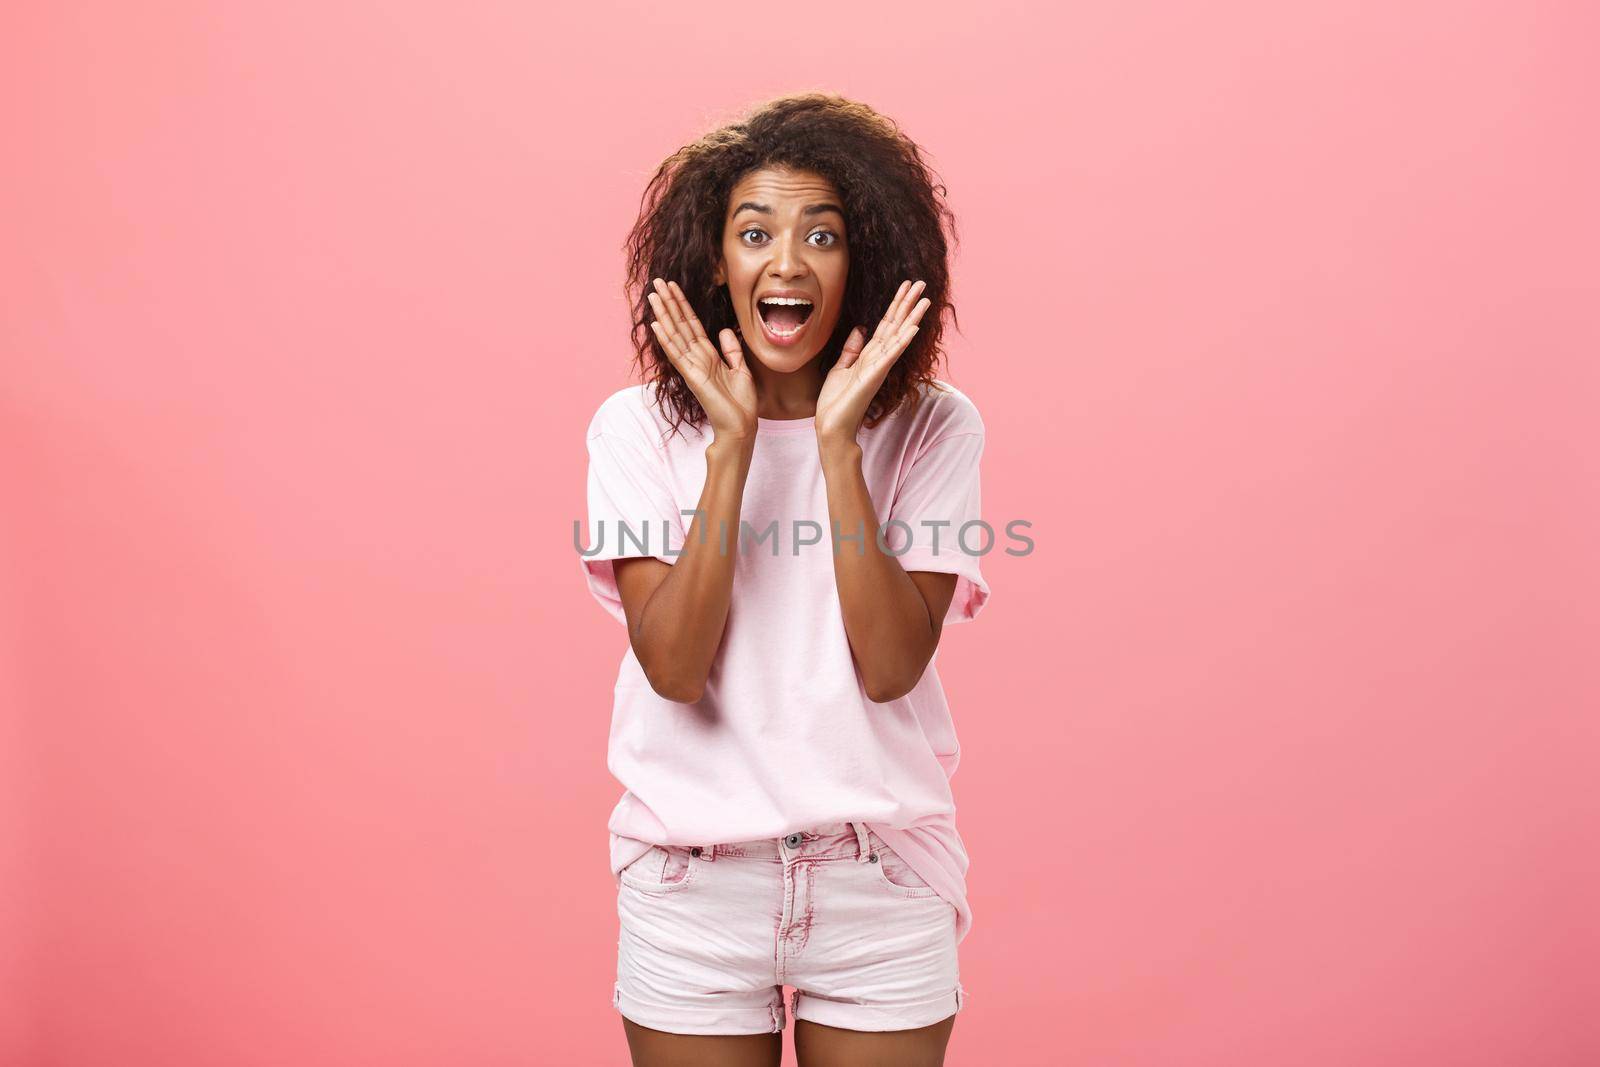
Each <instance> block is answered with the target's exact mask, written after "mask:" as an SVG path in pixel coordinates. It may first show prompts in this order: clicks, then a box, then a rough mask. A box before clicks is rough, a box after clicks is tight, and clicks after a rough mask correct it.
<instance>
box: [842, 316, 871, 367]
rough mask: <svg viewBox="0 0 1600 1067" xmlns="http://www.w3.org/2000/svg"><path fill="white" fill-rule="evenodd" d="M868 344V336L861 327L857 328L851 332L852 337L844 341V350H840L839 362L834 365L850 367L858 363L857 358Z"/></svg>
mask: <svg viewBox="0 0 1600 1067" xmlns="http://www.w3.org/2000/svg"><path fill="white" fill-rule="evenodd" d="M866 342H867V335H866V333H865V332H863V331H862V329H861V327H859V326H857V327H856V328H855V329H853V330H851V331H850V336H849V337H846V338H845V339H844V348H843V349H841V350H840V352H839V360H838V362H837V363H835V364H834V366H836V367H848V366H850V365H851V364H852V363H854V362H855V361H856V358H857V357H858V356H860V355H861V348H862V346H863V345H865V344H866Z"/></svg>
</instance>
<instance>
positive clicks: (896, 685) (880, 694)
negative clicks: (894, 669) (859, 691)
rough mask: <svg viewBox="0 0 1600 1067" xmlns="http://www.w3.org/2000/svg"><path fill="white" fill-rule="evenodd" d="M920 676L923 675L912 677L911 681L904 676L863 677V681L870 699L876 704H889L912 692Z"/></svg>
mask: <svg viewBox="0 0 1600 1067" xmlns="http://www.w3.org/2000/svg"><path fill="white" fill-rule="evenodd" d="M920 677H921V676H920V675H919V676H918V677H917V678H912V679H911V680H910V681H907V680H906V679H904V678H873V679H865V678H864V679H862V683H863V685H864V686H865V688H866V690H867V699H868V700H870V701H872V702H873V703H874V704H887V703H889V702H890V701H891V700H899V699H900V698H901V697H903V696H905V695H906V694H907V693H909V692H911V690H913V689H915V688H916V687H917V682H918V680H919V679H920Z"/></svg>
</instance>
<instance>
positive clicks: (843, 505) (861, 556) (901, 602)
mask: <svg viewBox="0 0 1600 1067" xmlns="http://www.w3.org/2000/svg"><path fill="white" fill-rule="evenodd" d="M819 449H820V452H821V456H822V473H823V477H824V479H825V481H826V482H827V486H828V515H829V517H830V520H831V522H832V526H833V529H834V531H835V533H834V536H837V537H838V538H839V541H838V547H837V549H836V550H835V551H834V555H833V574H834V581H835V583H836V584H837V586H838V588H839V603H840V606H841V607H842V609H843V612H844V628H845V632H846V634H847V635H848V636H849V638H850V650H851V654H852V655H853V656H854V657H855V661H856V669H857V670H858V671H859V672H860V674H861V681H862V684H863V685H864V686H865V687H866V690H867V696H868V697H869V698H870V699H871V700H873V701H875V702H876V703H880V704H881V703H884V702H886V701H890V700H895V699H898V698H899V697H902V696H905V695H906V694H907V693H909V692H911V690H912V689H913V688H915V686H916V684H917V682H918V681H919V680H920V679H921V678H922V672H923V671H924V670H926V669H927V667H928V661H929V660H931V659H932V658H933V653H934V649H936V648H937V647H938V646H939V633H940V631H941V630H942V629H943V627H944V616H945V612H946V611H947V610H948V609H949V607H950V598H951V597H952V596H953V595H954V594H955V588H956V576H955V575H954V574H944V573H941V572H937V571H911V572H907V571H906V570H905V569H904V568H902V567H901V566H900V561H899V560H898V559H896V558H895V557H894V556H891V555H889V554H888V553H886V552H884V551H883V550H882V549H880V548H879V547H878V537H877V525H878V519H877V516H876V514H875V513H874V512H873V508H872V496H871V494H870V493H869V492H868V490H867V482H866V478H865V477H864V476H863V474H862V471H861V446H860V445H859V444H858V443H856V442H855V441H853V440H851V441H826V442H821V443H820V444H819ZM847 537H848V538H851V539H850V540H845V538H847ZM680 566H681V564H680Z"/></svg>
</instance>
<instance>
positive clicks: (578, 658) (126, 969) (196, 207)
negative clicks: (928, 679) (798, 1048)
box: [0, 0, 1600, 1067]
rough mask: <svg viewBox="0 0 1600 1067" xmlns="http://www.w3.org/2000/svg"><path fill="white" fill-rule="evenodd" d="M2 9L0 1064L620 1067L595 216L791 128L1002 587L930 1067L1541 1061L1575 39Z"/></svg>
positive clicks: (1565, 640)
mask: <svg viewBox="0 0 1600 1067" xmlns="http://www.w3.org/2000/svg"><path fill="white" fill-rule="evenodd" d="M802 16H803V17H802ZM0 20H3V24H0V90H3V92H0V101H3V104H0V123H3V127H0V130H3V137H4V142H3V147H4V150H5V155H6V157H7V160H8V162H7V164H6V165H5V166H4V167H0V212H3V213H4V225H3V227H0V291H3V293H4V301H3V305H0V486H3V490H4V496H3V501H4V504H3V514H4V521H3V522H0V593H3V594H4V595H3V596H0V603H3V605H4V608H3V610H0V634H4V635H5V645H4V647H5V648H7V649H9V650H11V654H10V655H8V656H6V657H5V658H4V659H3V660H0V701H4V702H5V708H6V709H7V715H6V716H5V717H4V718H3V719H0V857H3V858H0V864H3V866H0V924H3V925H0V949H3V950H0V996H3V1000H0V1062H4V1063H6V1064H15V1065H18V1067H45V1065H51V1067H88V1065H101V1064H107V1065H109V1064H115V1065H117V1067H145V1065H151V1067H155V1065H161V1067H189V1065H212V1064H227V1065H230V1067H234V1065H262V1067H267V1065H271V1067H279V1065H283V1064H295V1065H298V1067H324V1065H345V1064H356V1063H363V1064H383V1065H385V1067H401V1065H412V1064H415V1065H419V1067H421V1065H429V1067H433V1065H438V1064H459V1065H496V1064H505V1065H510V1064H530V1063H536V1064H544V1063H548V1064H563V1065H568V1064H615V1063H621V1062H625V1052H624V1048H623V1044H622V1033H621V1027H620V1024H619V1023H618V1021H617V1018H616V1016H615V1015H614V1013H613V1011H612V1008H611V1005H610V992H611V989H610V983H611V978H612V974H613V967H614V964H615V936H616V926H615V924H616V915H615V910H614V905H615V901H614V897H613V895H612V885H611V882H610V878H609V875H608V873H607V871H606V838H605V828H604V820H605V817H606V815H607V813H608V812H609V810H610V807H611V804H612V803H613V802H614V800H615V799H616V795H617V793H618V786H617V785H616V783H615V782H613V781H612V780H611V779H610V778H609V776H608V775H607V773H606V769H605V765H604V746H605V740H606V733H607V716H608V710H609V683H610V681H611V678H612V677H613V674H614V671H615V667H616V662H617V657H618V656H619V655H620V654H621V651H622V645H621V640H622V634H621V633H620V630H619V629H618V627H617V626H616V624H615V623H614V622H612V621H611V620H610V619H608V618H606V617H605V616H604V615H603V614H602V613H601V612H600V611H599V609H598V608H597V607H595V605H594V604H593V603H592V601H591V600H590V599H589V597H588V594H587V593H586V592H585V590H584V588H583V585H582V582H581V579H580V576H579V572H578V568H577V565H576V563H575V561H574V560H575V557H574V554H573V550H572V547H571V541H570V538H571V522H572V520H573V518H575V517H577V516H578V515H579V514H581V510H580V509H581V508H582V491H583V490H582V486H583V463H584V452H583V441H582V431H583V428H584V426H585V425H586V423H587V420H588V418H589V415H590V414H591V412H592V411H593V408H594V406H595V405H596V404H597V403H598V402H599V400H600V399H601V398H602V397H603V396H604V395H605V394H606V393H608V392H609V391H611V390H612V389H615V388H617V387H618V386H620V385H622V384H624V383H625V381H626V378H625V374H626V362H625V361H626V358H627V350H626V345H625V336H624V335H625V328H626V323H625V317H624V312H625V309H624V306H623V304H622V300H621V296H620V292H619V282H620V268H621V257H620V244H621V241H622V238H623V236H624V234H625V232H626V229H627V226H628V223H629V222H630V221H631V218H632V211H633V210H634V208H635V207H636V205H637V202H638V197H639V193H640V191H641V189H642V187H643V183H644V180H645V178H646V177H647V175H648V173H649V172H650V170H651V169H652V168H653V167H654V165H655V164H656V162H657V161H658V160H659V159H660V158H661V157H662V156H664V155H665V154H666V153H668V152H670V151H671V150H672V149H673V148H675V147H676V146H678V145H679V144H681V143H682V142H683V141H685V140H687V139H689V138H691V137H693V136H694V135H695V134H696V133H698V132H699V131H700V130H702V129H703V128H704V127H705V126H706V125H707V124H709V123H711V122H714V121H716V120H718V119H721V118H724V117H727V116H728V115H729V114H731V113H732V112H733V111H734V110H736V109H737V108H739V107H740V106H742V105H743V104H745V103H747V102H749V101H751V100H754V99H757V98H760V97H762V96H764V95H767V94H770V93H774V92H778V91H783V90H788V89H795V88H811V87H821V88H829V89H834V90H837V91H840V92H843V93H846V94H847V95H852V96H856V97H859V98H861V99H863V100H865V101H867V102H869V103H871V104H873V105H874V106H876V107H878V108H880V109H882V110H884V111H886V112H887V113H889V114H891V115H893V116H894V117H896V118H897V119H898V120H899V121H901V122H902V124H903V125H904V126H905V127H906V128H907V129H908V130H909V131H910V132H911V133H912V135H913V136H915V137H917V138H918V139H919V140H921V141H922V142H923V143H925V144H926V145H927V146H928V148H929V149H930V150H931V152H932V153H933V156H934V159H935V162H936V163H937V165H938V166H939V167H940V169H941V172H942V174H943V175H944V177H945V178H946V180H947V182H948V185H949V187H950V190H951V197H952V203H953V206H954V208H955V210H956V211H957V213H958V216H959V219H960V222H961V226H962V231H961V232H962V236H963V238H964V243H963V245H962V249H961V253H960V256H959V259H958V263H957V286H958V288H957V292H956V296H957V299H958V306H959V308H960V312H961V318H962V322H963V323H964V325H965V329H966V332H965V334H964V335H958V336H956V337H955V339H954V344H953V351H952V359H951V364H950V366H951V370H950V373H949V377H950V379H951V380H953V381H954V382H955V383H956V384H958V385H959V386H961V387H962V388H963V389H965V390H966V391H967V392H968V393H969V395H971V396H972V397H973V398H974V399H975V400H976V401H977V403H978V404H979V406H980V409H981V410H982V412H983V413H984V416H985V418H986V420H987V422H988V425H989V427H990V444H989V451H988V453H987V456H986V468H985V478H986V484H985V506H986V512H988V513H989V515H990V516H991V517H992V518H994V519H996V520H1000V521H1004V520H1006V519H1010V518H1017V517H1022V518H1027V519H1030V520H1032V521H1033V523H1034V524H1035V528H1034V531H1033V532H1034V536H1035V537H1036V539H1037V541H1038V546H1039V547H1038V551H1037V552H1036V553H1035V554H1034V555H1033V556H1031V557H1028V558H1026V559H1012V558H1008V557H1004V556H995V557H991V559H990V562H989V563H988V564H987V568H988V574H989V577H990V580H991V582H992V585H993V587H994V600H993V602H992V604H991V606H990V608H989V609H988V610H987V612H986V614H985V616H984V617H983V618H982V619H981V620H980V622H979V623H978V624H975V625H974V626H973V627H971V628H970V629H968V628H961V629H959V630H953V631H951V632H950V633H949V635H948V640H947V642H946V645H945V649H944V652H943V655H942V657H941V667H942V672H943V674H944V676H945V678H946V683H947V687H948V690H949V693H950V699H951V701H952V704H953V706H954V707H955V709H956V713H957V723H958V727H959V729H960V733H961V738H962V742H963V749H964V762H963V764H962V768H961V771H960V773H959V774H958V775H957V777H956V783H955V784H956V788H957V795H958V798H959V801H960V804H961V817H962V825H963V830H964V833H965V835H966V837H967V839H968V844H969V848H970V851H971V853H972V857H973V864H974V866H973V870H972V875H971V889H972V901H973V907H974V912H975V917H976V925H975V927H974V931H973V934H972V936H971V937H970V938H968V939H967V941H966V942H965V943H964V944H963V984H964V985H965V986H966V988H967V990H968V991H969V992H970V994H971V1000H970V1002H969V1008H968V1011H967V1012H965V1013H963V1015H962V1017H961V1019H960V1020H959V1022H958V1025H957V1026H956V1029H955V1037H954V1041H953V1043H952V1046H951V1055H950V1061H949V1062H950V1063H952V1064H972V1065H988V1064H1007V1065H1013V1067H1025V1065H1058V1064H1072V1065H1080V1064H1081V1065H1103V1064H1116V1065H1119V1067H1158V1065H1159V1067H1170V1065H1188V1064H1203V1065H1213V1064H1215V1065H1224V1064H1225V1065H1228V1067H1256V1065H1260V1067H1279V1065H1283V1064H1290V1063H1293V1064H1297V1065H1302V1067H1322V1065H1327V1067H1334V1065H1338V1067H1347V1065H1351V1064H1406V1065H1433V1064H1438V1065H1445V1064H1449V1065H1452V1067H1461V1065H1479V1064H1481V1065H1485V1067H1488V1065H1494V1067H1506V1065H1516V1067H1528V1065H1534V1067H1545V1065H1552V1067H1553V1065H1578V1064H1592V1063H1595V1062H1600V1025H1597V1023H1596V1021H1595V1019H1596V1017H1595V1015H1594V1013H1593V1010H1592V1009H1593V1007H1594V1005H1595V1003H1596V1001H1597V998H1600V980H1597V978H1596V974H1597V967H1596V962H1597V957H1600V919H1597V911H1596V908H1595V902H1596V900H1597V898H1600V850H1597V848H1596V838H1597V831H1600V801H1597V799H1596V793H1595V791H1594V789H1593V788H1592V783H1593V779H1594V777H1595V775H1596V771H1597V769H1600V737H1597V729H1596V716H1595V712H1596V708H1597V707H1600V699H1597V698H1600V670H1597V666H1596V658H1595V656H1594V655H1593V652H1594V645H1595V639H1596V632H1597V626H1600V617H1597V616H1600V608H1597V604H1600V596H1597V594H1600V565H1597V560H1596V553H1595V545H1596V542H1597V539H1600V493H1597V479H1600V441H1597V439H1596V433H1595V429H1594V425H1593V421H1592V420H1593V413H1594V410H1595V407H1596V403H1597V400H1600V391H1597V386H1600V374H1597V372H1596V368H1595V357H1596V353H1597V352H1600V326H1597V315H1596V307H1597V297H1600V292H1597V289H1600V285H1597V280H1596V268H1595V263H1596V257H1595V250H1596V247H1597V241H1600V217H1597V210H1596V205H1595V190H1596V189H1597V188H1600V159H1597V152H1596V139H1595V136H1594V132H1595V122H1594V104H1595V102H1596V99H1597V90H1600V85H1597V84H1596V82H1597V78H1596V75H1595V68H1594V66H1593V62H1592V45H1593V42H1594V41H1595V39H1596V34H1597V31H1600V26H1597V25H1596V18H1595V16H1594V9H1593V8H1592V7H1591V6H1590V5H1583V4H1573V3H1545V4H1536V3H1511V2H1509V0H1508V2H1506V3H1502V4H1461V3H1443V2H1440V3H1432V4H1426V3H1411V4H1400V5H1396V4H1364V5H1358V4H1341V3H1335V2H1329V0H1314V2H1301V3H1293V4H1283V3H1265V2H1261V3H1254V4H1245V3H1237V2H1231V3H1230V2H1225V3H1223V4H1220V5H1219V4H1208V5H1156V4H1148V3H1118V4H1092V5H1091V4H1086V5H1080V7H1079V9H1078V10H1072V9H1063V8H1062V7H1061V6H1060V5H1055V4H1043V3H1038V4H1022V3H999V4H998V5H991V7H990V9H989V10H988V11H987V12H980V11H979V10H978V8H977V7H975V6H973V5H967V4H953V3H947V4H936V5H929V4H919V5H915V6H912V5H905V6H898V7H891V6H889V5H863V4H838V5H835V4H813V5H809V6H806V5H802V6H799V7H795V6H788V7H783V6H779V7H771V6H768V7H761V6H759V5H758V6H748V5H734V4H724V3H715V4H696V5H693V6H692V7H685V6H682V5H662V4H652V5H643V4H640V5H637V7H635V8H632V9H627V10H624V9H621V8H619V7H616V6H613V5H610V4H603V3H584V4H568V5H560V6H558V7H557V8H556V9H555V10H554V11H552V12H550V13H543V12H541V13H538V14H536V13H535V8H534V7H533V6H532V5H495V6H492V7H491V6H489V5H472V4H468V5H444V4H435V5H422V4H417V3H399V4H395V3H391V4H381V5H380V4H364V5H356V4H349V3H331V4H330V3H327V2H322V3H316V4H309V3H288V4H286V3H272V4H266V3H258V4H253V5H243V4H199V3H192V2H191V3H169V4H162V5H131V4H98V5H86V4H80V3H62V4H34V5H19V6H17V7H15V8H8V9H7V13H6V14H5V15H4V16H0Z"/></svg>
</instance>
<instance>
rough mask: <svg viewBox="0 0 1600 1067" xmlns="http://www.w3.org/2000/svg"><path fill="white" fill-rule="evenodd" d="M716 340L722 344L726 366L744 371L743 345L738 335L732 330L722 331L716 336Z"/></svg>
mask: <svg viewBox="0 0 1600 1067" xmlns="http://www.w3.org/2000/svg"><path fill="white" fill-rule="evenodd" d="M717 340H718V341H720V342H722V354H723V356H724V357H726V358H727V361H728V366H729V367H731V368H733V369H734V370H744V345H743V344H742V343H741V342H740V340H739V335H738V334H736V333H734V332H733V331H732V330H723V331H722V332H720V333H718V334H717Z"/></svg>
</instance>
